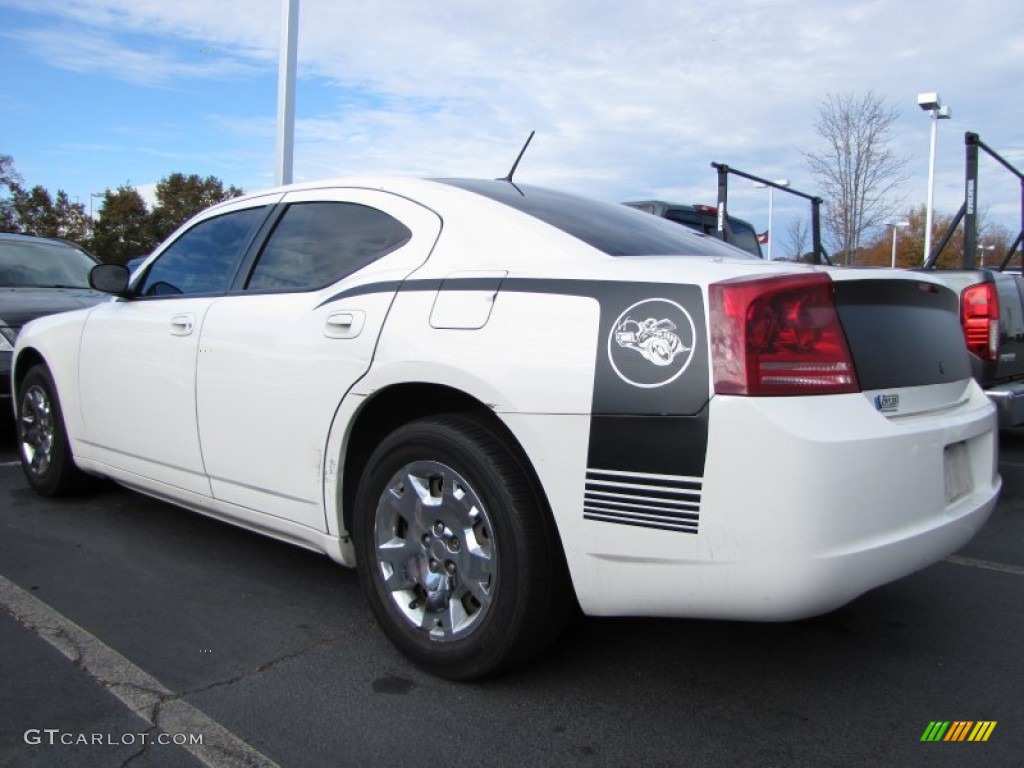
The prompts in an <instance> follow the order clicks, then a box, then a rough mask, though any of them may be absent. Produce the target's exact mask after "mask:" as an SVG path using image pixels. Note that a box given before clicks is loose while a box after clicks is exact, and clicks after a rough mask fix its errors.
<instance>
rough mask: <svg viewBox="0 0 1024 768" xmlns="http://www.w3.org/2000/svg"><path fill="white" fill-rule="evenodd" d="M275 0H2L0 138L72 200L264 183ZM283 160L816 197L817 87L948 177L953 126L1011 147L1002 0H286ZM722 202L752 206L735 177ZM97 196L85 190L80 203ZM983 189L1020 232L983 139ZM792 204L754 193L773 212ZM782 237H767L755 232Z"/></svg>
mask: <svg viewBox="0 0 1024 768" xmlns="http://www.w3.org/2000/svg"><path fill="white" fill-rule="evenodd" d="M281 1H282V0H244V2H242V1H241V0H170V1H169V0H0V116H2V119H0V154H7V155H11V156H13V158H14V161H15V166H16V168H17V170H18V171H19V172H20V173H21V175H22V176H23V178H24V180H25V182H26V183H28V184H30V185H35V184H41V185H43V186H45V187H47V188H49V189H50V190H51V191H52V192H55V191H56V190H57V189H63V190H65V191H66V192H67V193H68V194H69V195H70V196H71V198H72V199H73V200H74V199H77V200H78V201H79V202H82V203H83V204H86V207H87V208H88V207H89V205H88V204H89V203H90V202H93V201H94V200H95V199H94V198H93V197H92V195H96V194H98V193H102V192H103V191H104V190H105V189H108V188H110V189H113V188H116V187H118V186H120V185H123V184H129V185H132V186H138V187H140V188H141V189H142V190H143V191H144V192H146V191H151V190H152V187H153V185H154V184H155V182H157V181H159V180H160V179H161V178H163V177H165V176H167V175H168V174H170V173H173V172H182V173H186V174H189V173H196V174H199V175H201V176H207V175H210V174H212V175H214V176H217V177H219V178H220V179H221V180H222V181H224V183H225V185H228V184H234V185H236V186H238V187H242V188H243V189H245V190H246V191H248V192H254V191H258V190H260V189H264V188H267V187H270V186H273V185H274V172H275V162H276V161H275V131H276V114H277V78H278V56H279V46H280V41H281V16H282V12H281ZM298 41H299V42H298V83H297V88H296V131H295V148H294V176H295V180H296V181H306V180H314V179H321V178H327V177H335V176H351V175H367V174H372V175H380V174H386V175H402V176H407V175H412V176H428V177H429V176H470V177H483V178H494V177H500V176H504V175H505V174H506V173H507V172H508V169H509V167H510V166H511V164H512V162H513V161H514V159H515V157H516V155H517V153H518V151H519V149H520V148H521V146H522V144H523V142H524V141H525V140H526V137H527V135H528V134H529V132H530V131H531V130H536V131H537V135H536V137H535V138H534V140H533V143H532V144H531V146H530V148H529V150H528V152H527V154H526V156H525V157H524V158H523V161H522V163H521V164H520V166H519V169H518V170H517V172H516V179H517V180H518V181H522V182H526V183H535V184H542V185H547V186H551V187H555V188H558V189H562V190H566V191H571V192H577V193H581V194H585V195H589V196H591V197H595V198H598V199H602V200H608V201H613V202H615V201H625V200H636V199H655V198H656V199H665V200H671V201H675V202H685V203H702V202H703V203H710V204H714V202H715V198H716V176H715V173H714V171H713V170H712V168H711V167H710V163H711V162H712V161H717V162H721V163H728V164H729V165H730V166H732V167H734V168H738V169H740V170H743V171H746V172H748V173H752V174H754V175H758V176H762V177H765V178H770V179H782V178H785V179H788V180H789V181H790V182H791V184H792V185H793V187H795V188H797V189H801V190H803V191H805V192H808V193H812V194H818V193H819V190H817V189H816V188H815V182H814V179H813V177H812V176H811V175H810V172H809V170H808V168H807V163H806V160H805V158H804V156H803V153H804V152H807V151H815V150H819V149H823V145H822V142H821V140H820V138H818V136H817V135H816V133H815V130H814V123H815V121H816V119H817V117H818V114H819V108H820V105H821V102H822V100H823V99H825V98H827V97H828V96H829V95H830V94H833V95H835V94H849V95H854V96H860V95H863V94H865V93H867V92H869V91H870V92H873V93H874V94H875V95H876V96H878V97H880V98H881V99H883V100H884V101H885V102H886V103H887V104H888V105H889V106H892V107H894V108H896V109H898V110H899V111H900V116H899V118H898V119H897V120H896V121H895V122H894V124H893V126H892V130H891V137H890V138H891V148H892V149H893V151H895V152H896V153H897V154H900V155H903V156H905V157H906V158H907V166H906V173H907V175H908V179H907V180H906V182H905V183H903V184H902V185H901V186H900V187H899V189H898V190H897V197H898V199H899V200H900V201H901V202H902V203H903V204H904V205H905V206H906V208H909V207H911V206H919V205H923V204H924V202H925V199H926V195H927V172H928V150H929V136H930V124H929V117H928V115H927V114H926V113H924V112H922V111H921V110H920V109H919V108H918V107H917V94H918V93H921V92H928V91H937V92H938V93H939V94H940V95H941V97H942V99H943V101H944V103H946V104H948V105H949V106H950V107H951V109H952V113H953V117H952V119H951V120H944V121H941V122H940V123H939V125H938V144H937V159H936V180H935V209H936V211H937V212H938V213H940V214H941V213H945V214H952V213H955V212H956V210H957V209H958V208H959V206H960V204H961V203H962V201H963V196H964V132H965V131H973V132H975V133H978V134H980V136H981V138H982V140H983V141H984V142H985V143H986V144H987V145H989V146H990V147H992V148H993V149H995V150H997V151H998V152H999V153H1000V154H1001V155H1002V156H1003V157H1005V158H1006V159H1007V160H1009V161H1010V162H1011V163H1013V164H1015V165H1016V166H1017V167H1018V168H1021V169H1024V98H1022V96H1024V78H1022V74H1024V3H1021V2H1019V0H974V1H973V2H969V3H964V2H962V0H957V1H956V2H953V1H952V0H899V2H892V1H890V2H876V1H874V0H868V1H854V0H831V2H822V1H821V0H818V2H809V1H808V0H733V1H732V2H729V3H725V2H721V1H720V0H719V1H718V2H716V1H715V0H705V1H704V2H700V3H696V2H687V1H686V0H676V1H675V2H665V0H657V1H656V2H652V1H649V0H631V1H630V2H624V0H617V1H612V0H505V2H500V3H495V2H481V1H480V0H433V1H432V2H414V1H413V0H350V1H349V2H339V0H301V3H300V11H299V32H298ZM729 202H730V210H731V212H732V214H733V215H736V216H740V217H742V218H746V219H749V220H750V221H751V222H752V223H754V225H755V227H757V229H758V230H759V231H761V230H764V229H766V228H767V227H768V220H767V219H768V201H767V193H766V191H765V190H764V189H755V188H754V187H753V185H752V184H751V183H750V182H748V181H745V180H742V179H738V178H733V179H731V181H730V191H729ZM98 203H99V201H98V200H95V202H94V205H98ZM979 205H980V209H981V210H983V211H985V212H986V214H987V216H988V217H989V219H990V220H992V221H994V222H996V223H1000V224H1003V225H1004V226H1006V227H1007V228H1009V229H1011V230H1012V232H1013V233H1016V232H1017V231H1018V230H1019V229H1020V226H1021V188H1020V183H1019V182H1018V181H1017V179H1016V178H1015V177H1013V176H1012V175H1011V174H1010V173H1008V172H1007V171H1005V170H1003V169H1002V168H1001V167H999V166H998V165H996V163H995V162H994V161H991V160H987V159H983V160H982V163H981V179H980V184H979ZM806 211H807V206H806V204H805V203H803V202H802V201H799V200H797V199H796V198H793V197H791V196H789V195H785V194H782V193H775V200H774V214H775V217H774V223H773V228H774V229H775V232H776V233H777V234H779V236H780V237H781V233H782V231H783V226H784V224H785V222H786V221H787V220H788V219H790V218H793V217H796V216H803V215H806ZM776 242H777V243H779V242H780V240H779V239H777V240H776Z"/></svg>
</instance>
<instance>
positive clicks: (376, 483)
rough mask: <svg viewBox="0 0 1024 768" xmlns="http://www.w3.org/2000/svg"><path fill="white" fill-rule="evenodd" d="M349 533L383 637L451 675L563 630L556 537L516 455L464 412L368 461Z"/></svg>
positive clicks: (525, 649) (520, 653) (514, 656)
mask: <svg viewBox="0 0 1024 768" xmlns="http://www.w3.org/2000/svg"><path fill="white" fill-rule="evenodd" d="M354 535H355V540H356V546H357V557H358V562H359V574H360V578H361V580H362V582H363V586H364V588H365V591H366V593H367V596H368V598H369V600H370V604H371V606H372V607H373V610H374V613H375V614H376V616H377V619H378V620H379V621H380V623H381V625H382V626H383V628H384V631H385V632H386V633H387V635H388V636H389V638H390V639H391V640H392V641H393V642H394V643H395V644H396V645H397V646H398V648H399V649H400V650H401V651H403V652H404V653H405V654H406V655H407V656H409V657H410V658H412V659H413V660H414V661H415V662H416V663H418V664H419V665H421V666H422V667H424V668H425V669H427V670H429V671H430V672H433V673H434V674H437V675H441V676H443V677H447V678H450V679H462V680H465V679H471V678H478V677H482V676H485V675H488V674H493V673H496V672H499V671H501V670H504V669H507V668H509V667H511V666H514V665H516V664H518V663H521V662H523V661H526V660H527V659H528V658H530V657H531V656H533V655H535V654H536V653H537V652H539V651H540V650H542V649H543V648H544V647H545V646H546V645H547V644H548V643H549V642H550V641H551V640H552V639H554V637H555V636H556V635H557V633H558V631H559V630H560V629H561V627H562V625H563V624H564V621H565V619H566V617H567V616H568V614H569V611H568V610H567V609H566V596H567V584H566V577H565V575H564V570H565V569H564V564H563V558H562V553H561V550H560V549H559V544H558V540H557V536H556V535H555V533H554V531H553V526H552V522H551V519H550V516H549V515H547V513H546V511H545V508H544V505H543V502H542V500H541V499H540V498H539V494H538V492H537V490H536V489H535V488H534V486H533V485H532V484H531V482H530V481H529V479H528V477H527V474H526V472H525V471H524V469H523V468H522V467H521V466H520V465H519V463H518V461H517V460H516V457H515V454H514V451H513V450H511V448H510V447H509V446H508V445H507V444H506V443H505V442H504V441H503V439H502V438H501V437H500V436H499V435H498V434H497V433H496V432H495V431H493V430H491V429H490V428H488V427H487V426H485V425H484V424H483V423H481V422H479V421H477V420H475V419H471V418H467V417H464V416H446V417H436V418H430V419H423V420H420V421H416V422H413V423H410V424H407V425H405V426H403V427H401V428H399V429H398V430H396V431H395V432H393V433H392V434H391V435H390V436H389V437H387V438H386V439H385V440H384V441H383V442H382V443H381V444H380V445H379V446H378V448H377V450H376V451H374V453H373V455H372V456H371V457H370V460H369V462H368V464H367V468H366V471H365V473H364V475H363V480H362V482H361V484H360V487H359V491H358V494H357V500H356V509H355V519H354Z"/></svg>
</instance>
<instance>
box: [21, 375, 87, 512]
mask: <svg viewBox="0 0 1024 768" xmlns="http://www.w3.org/2000/svg"><path fill="white" fill-rule="evenodd" d="M16 396H17V398H18V410H17V424H16V429H17V433H18V453H19V455H20V456H21V468H22V470H23V471H24V473H25V478H26V479H27V480H28V482H29V485H31V486H32V487H33V488H34V489H35V491H36V492H37V493H39V494H41V495H43V496H69V495H72V494H75V493H79V492H81V491H83V490H85V488H86V487H87V486H88V485H89V480H90V478H89V476H88V475H86V474H85V473H84V472H82V470H80V469H79V468H78V467H77V466H75V460H74V459H73V458H72V456H71V446H70V445H69V443H68V434H67V430H66V429H65V428H64V414H63V411H61V407H60V399H59V398H58V397H57V387H56V385H55V384H54V383H53V377H52V376H51V375H50V371H49V369H48V368H47V367H46V366H45V365H43V364H42V363H39V364H37V365H34V366H32V367H31V368H30V369H29V371H28V373H26V374H25V378H24V379H22V381H21V384H20V386H19V387H18V391H17V393H16Z"/></svg>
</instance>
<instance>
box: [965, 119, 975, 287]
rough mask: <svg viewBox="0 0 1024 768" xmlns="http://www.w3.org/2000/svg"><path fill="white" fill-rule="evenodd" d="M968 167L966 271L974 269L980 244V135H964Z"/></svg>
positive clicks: (966, 175) (969, 133)
mask: <svg viewBox="0 0 1024 768" xmlns="http://www.w3.org/2000/svg"><path fill="white" fill-rule="evenodd" d="M964 144H966V146H967V149H966V155H967V157H966V159H965V164H966V166H967V169H966V173H965V174H964V259H963V266H964V269H974V263H975V256H976V254H975V249H976V247H977V243H978V134H976V133H971V132H970V131H968V132H967V133H965V134H964Z"/></svg>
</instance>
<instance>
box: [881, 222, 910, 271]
mask: <svg viewBox="0 0 1024 768" xmlns="http://www.w3.org/2000/svg"><path fill="white" fill-rule="evenodd" d="M885 226H887V227H892V268H893V269H896V231H897V230H898V229H899V228H900V227H909V226H910V222H909V221H891V222H889V223H888V224H886V225H885Z"/></svg>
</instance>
